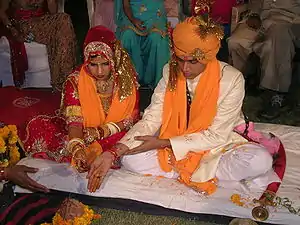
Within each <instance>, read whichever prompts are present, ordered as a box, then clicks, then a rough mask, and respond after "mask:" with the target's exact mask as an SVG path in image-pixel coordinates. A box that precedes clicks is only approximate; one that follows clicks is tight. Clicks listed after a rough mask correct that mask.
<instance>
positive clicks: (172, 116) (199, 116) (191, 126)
mask: <svg viewBox="0 0 300 225" xmlns="http://www.w3.org/2000/svg"><path fill="white" fill-rule="evenodd" d="M219 81H220V63H219V61H218V60H213V61H211V62H209V63H208V64H207V65H206V69H205V70H204V72H203V73H202V75H201V77H200V80H199V82H198V85H197V87H196V91H195V95H194V98H193V101H192V104H191V107H190V115H189V122H188V126H187V96H186V78H185V77H184V76H183V74H182V72H180V73H179V74H178V77H177V84H176V89H175V90H173V91H171V90H167V91H166V94H165V99H164V106H163V118H162V127H161V131H160V138H161V139H168V138H171V137H174V136H182V135H186V134H192V133H196V132H201V131H203V130H206V129H208V127H209V126H210V125H211V124H212V122H213V119H214V118H215V116H216V113H217V101H218V97H219ZM207 152H208V151H207V150H205V149H199V152H197V153H196V152H189V153H188V154H187V156H186V158H185V159H182V160H180V161H176V160H175V157H174V155H173V154H172V151H171V150H170V149H168V148H165V149H159V150H158V159H159V163H160V166H161V168H162V169H163V170H164V171H165V172H170V171H171V170H172V169H173V168H174V169H175V171H177V172H178V173H179V175H180V181H181V182H183V183H185V184H186V185H188V186H191V187H193V188H195V189H197V190H201V191H205V192H207V193H208V194H211V193H213V192H214V191H215V190H216V185H215V184H214V182H211V181H210V182H204V183H195V182H192V181H190V179H191V176H192V174H193V173H194V171H195V170H196V169H197V168H198V167H199V164H200V161H201V159H202V157H203V156H204V155H205V154H206V153H207ZM169 158H171V162H169Z"/></svg>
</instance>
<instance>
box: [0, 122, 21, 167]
mask: <svg viewBox="0 0 300 225" xmlns="http://www.w3.org/2000/svg"><path fill="white" fill-rule="evenodd" d="M18 140H19V137H18V130H17V127H16V126H15V125H8V126H4V127H2V128H0V154H2V155H4V157H5V156H7V158H4V157H1V158H0V167H8V166H11V165H15V164H16V163H17V162H18V161H19V160H20V153H19V148H18V147H17V142H18Z"/></svg>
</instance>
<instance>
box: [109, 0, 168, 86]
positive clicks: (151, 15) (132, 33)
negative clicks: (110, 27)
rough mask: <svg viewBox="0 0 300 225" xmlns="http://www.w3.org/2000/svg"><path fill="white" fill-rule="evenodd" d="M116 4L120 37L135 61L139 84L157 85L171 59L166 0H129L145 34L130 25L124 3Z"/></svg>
mask: <svg viewBox="0 0 300 225" xmlns="http://www.w3.org/2000/svg"><path fill="white" fill-rule="evenodd" d="M114 3H115V23H116V25H117V32H116V33H117V37H118V39H119V40H120V41H121V42H122V45H123V47H124V48H125V49H126V50H127V52H128V53H129V55H130V57H131V59H132V61H133V64H134V66H135V68H136V71H137V73H138V76H139V82H140V84H142V85H143V84H145V85H153V86H156V85H157V84H158V82H159V80H160V79H161V77H162V69H163V66H164V65H165V64H166V63H167V62H168V60H169V57H170V53H169V51H170V50H169V38H168V34H167V15H166V12H165V6H164V1H163V0H153V1H146V0H131V1H130V7H131V12H132V14H133V17H134V18H136V19H139V20H140V21H142V22H143V24H144V26H145V30H144V31H141V30H139V29H137V28H136V27H135V26H134V25H133V24H132V23H131V22H130V20H129V19H128V17H127V16H126V14H125V12H124V9H123V3H122V1H114Z"/></svg>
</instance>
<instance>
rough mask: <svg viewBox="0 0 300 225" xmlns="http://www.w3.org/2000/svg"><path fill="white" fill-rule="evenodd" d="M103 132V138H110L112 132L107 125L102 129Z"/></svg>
mask: <svg viewBox="0 0 300 225" xmlns="http://www.w3.org/2000/svg"><path fill="white" fill-rule="evenodd" d="M100 128H101V129H102V130H103V137H102V139H103V138H106V137H109V136H110V130H109V128H108V126H107V125H106V124H105V125H103V126H101V127H100Z"/></svg>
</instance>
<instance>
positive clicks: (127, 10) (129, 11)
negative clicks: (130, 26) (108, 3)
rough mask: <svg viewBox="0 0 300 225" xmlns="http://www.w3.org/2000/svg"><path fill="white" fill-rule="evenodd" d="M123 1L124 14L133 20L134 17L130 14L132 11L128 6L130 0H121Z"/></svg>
mask: <svg viewBox="0 0 300 225" xmlns="http://www.w3.org/2000/svg"><path fill="white" fill-rule="evenodd" d="M122 1H123V10H124V12H125V15H126V16H127V17H128V19H129V20H130V21H133V20H134V17H133V15H132V11H131V8H130V0H122Z"/></svg>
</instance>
